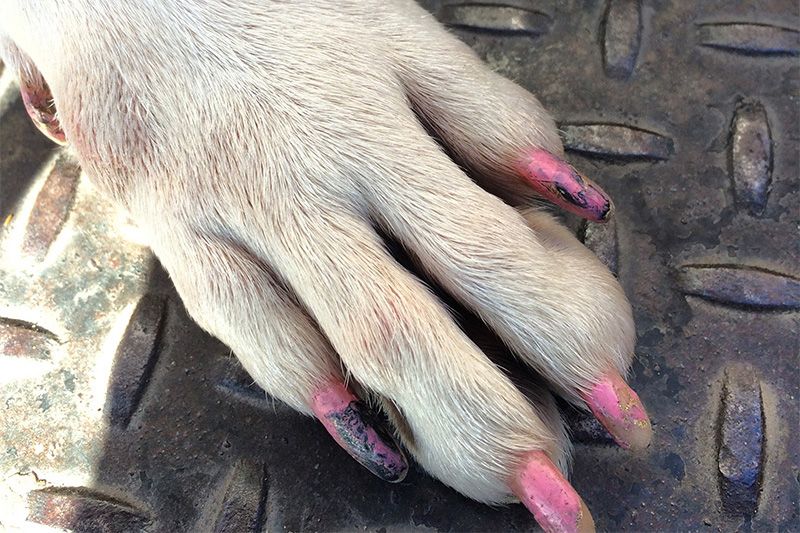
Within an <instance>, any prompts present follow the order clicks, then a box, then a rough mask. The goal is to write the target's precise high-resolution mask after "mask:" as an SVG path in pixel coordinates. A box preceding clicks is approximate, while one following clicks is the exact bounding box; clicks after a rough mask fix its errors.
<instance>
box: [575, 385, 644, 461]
mask: <svg viewBox="0 0 800 533" xmlns="http://www.w3.org/2000/svg"><path fill="white" fill-rule="evenodd" d="M581 396H582V397H583V399H584V401H585V402H586V404H587V405H588V406H589V408H590V409H591V410H592V413H594V416H596V417H597V419H598V420H599V421H600V423H602V424H603V426H605V428H606V429H607V430H608V432H609V433H611V435H612V436H613V437H614V440H615V441H616V442H617V444H619V445H620V446H621V447H623V448H625V449H634V450H642V449H645V448H647V446H648V445H649V444H650V439H651V438H652V433H653V430H652V427H651V426H650V418H649V417H648V416H647V412H646V411H645V409H644V405H642V401H641V400H640V399H639V396H638V395H637V394H636V393H635V392H634V391H633V389H631V388H630V387H629V386H628V384H627V383H625V380H624V379H622V376H620V375H619V373H617V372H615V371H611V372H609V373H607V374H606V375H605V376H603V378H602V379H600V381H598V382H597V383H596V384H595V385H594V386H593V387H592V390H591V391H590V392H589V393H583V394H581Z"/></svg>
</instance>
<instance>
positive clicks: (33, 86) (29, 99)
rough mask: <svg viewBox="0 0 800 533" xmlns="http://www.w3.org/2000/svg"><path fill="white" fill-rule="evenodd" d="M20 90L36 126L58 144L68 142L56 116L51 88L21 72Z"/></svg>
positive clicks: (23, 101)
mask: <svg viewBox="0 0 800 533" xmlns="http://www.w3.org/2000/svg"><path fill="white" fill-rule="evenodd" d="M18 78H19V92H20V94H21V95H22V103H23V104H25V110H26V111H27V112H28V115H29V116H30V117H31V120H32V121H33V123H34V124H35V125H36V127H37V128H38V129H39V131H41V132H42V133H44V134H45V135H46V136H47V137H48V138H49V139H50V140H51V141H53V142H54V143H56V144H60V145H65V144H67V138H66V136H65V135H64V130H63V129H61V124H60V123H59V121H58V118H57V117H56V109H55V106H54V105H53V95H52V94H51V93H50V88H49V87H48V86H47V84H45V83H44V82H42V83H33V82H31V81H30V80H28V78H27V77H26V76H25V75H24V74H23V73H22V72H20V73H19V76H18Z"/></svg>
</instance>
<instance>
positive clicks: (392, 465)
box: [311, 382, 408, 483]
mask: <svg viewBox="0 0 800 533" xmlns="http://www.w3.org/2000/svg"><path fill="white" fill-rule="evenodd" d="M311 409H312V410H313V411H314V414H315V415H316V416H317V418H318V419H319V420H320V422H322V425H323V426H325V429H326V430H327V431H328V433H330V434H331V436H332V437H333V438H334V440H336V442H337V443H338V444H339V445H340V446H341V447H342V448H344V449H345V451H347V453H349V454H350V456H351V457H353V459H355V460H356V461H358V462H359V463H360V464H361V465H362V466H364V467H365V468H366V469H367V470H369V471H370V472H372V473H373V474H375V475H376V476H378V477H379V478H381V479H383V480H385V481H388V482H390V483H399V482H400V481H402V480H403V479H404V478H405V477H406V473H407V472H408V462H407V461H406V458H405V455H404V454H403V452H402V451H401V450H400V448H399V447H398V446H397V444H396V443H395V441H394V439H393V438H392V437H391V435H389V433H388V432H387V431H385V430H384V429H383V428H382V427H381V425H380V424H378V423H374V422H373V421H371V420H370V418H371V416H370V413H369V410H368V409H367V407H366V406H365V405H364V403H363V402H362V401H361V400H359V399H358V398H356V397H355V396H354V395H353V393H351V392H350V391H349V390H347V388H346V387H345V386H344V385H343V384H342V383H338V382H332V383H328V384H326V385H325V386H324V387H322V388H320V389H319V390H318V391H317V392H316V393H315V394H314V396H313V397H312V399H311Z"/></svg>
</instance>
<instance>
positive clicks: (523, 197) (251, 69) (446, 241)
mask: <svg viewBox="0 0 800 533" xmlns="http://www.w3.org/2000/svg"><path fill="white" fill-rule="evenodd" d="M7 4H8V5H9V6H10V7H7V8H5V9H6V10H7V11H8V13H5V12H4V15H5V18H4V19H3V20H4V21H6V22H2V23H0V24H2V26H0V28H1V29H0V33H2V37H0V43H2V47H3V49H4V51H5V53H4V55H5V57H6V61H7V62H8V63H9V64H10V65H13V66H14V68H17V70H18V72H19V74H20V88H21V90H22V91H23V95H24V100H25V103H26V107H27V108H28V110H29V112H30V114H31V116H32V117H33V119H34V121H36V122H37V123H38V124H39V125H40V128H41V129H42V130H43V131H44V132H45V133H47V134H49V135H50V136H51V137H53V138H54V140H57V141H60V142H66V143H68V145H69V146H70V147H71V149H72V150H74V151H75V153H76V155H77V157H78V158H79V160H80V161H81V163H82V164H83V166H84V168H85V170H86V171H87V173H88V174H89V175H90V176H91V177H92V179H93V180H94V181H95V183H96V184H97V186H98V187H99V188H100V189H102V190H104V191H105V192H106V193H107V194H108V195H109V196H111V197H112V198H114V199H115V200H117V201H118V202H120V203H122V204H123V205H124V206H125V207H126V208H127V209H128V210H130V212H131V213H132V214H133V215H134V216H135V217H136V218H137V220H138V221H139V223H140V225H141V226H142V227H143V228H144V229H145V230H146V231H147V232H148V234H149V236H150V243H151V246H152V248H153V250H154V252H155V253H156V254H157V255H158V257H159V258H160V260H161V262H162V263H163V264H164V266H165V267H166V268H167V270H168V271H169V273H170V275H171V277H172V279H173V280H174V283H175V286H176V288H177V289H178V292H179V293H180V295H181V297H182V299H183V301H184V303H185V305H186V307H187V309H188V311H189V312H190V313H191V314H192V316H193V317H194V318H195V320H197V322H198V323H199V324H200V325H201V326H202V327H204V328H205V329H206V330H208V331H209V332H211V333H212V334H213V335H215V336H217V337H218V338H220V339H221V340H223V341H224V342H225V343H227V344H228V345H229V346H230V347H231V348H232V349H233V351H234V352H235V353H236V355H237V356H238V357H239V359H240V360H241V361H242V363H243V365H244V366H245V368H246V369H247V370H248V372H249V373H250V374H251V375H252V376H253V378H254V379H255V380H256V381H257V382H258V383H259V385H261V386H262V387H263V388H264V389H265V390H267V391H268V392H269V393H270V394H272V395H273V396H275V397H277V398H279V399H281V400H283V401H284V402H286V403H287V404H289V405H290V406H292V407H293V408H295V409H297V410H298V411H301V412H303V413H306V414H308V415H312V416H316V417H317V418H318V419H319V420H320V421H321V422H322V424H323V425H324V426H325V428H326V429H327V430H328V432H329V433H330V434H331V435H332V436H333V438H334V439H335V440H336V442H338V443H339V444H340V445H341V446H342V447H343V448H345V449H346V450H347V451H348V453H350V454H351V455H352V456H353V457H354V458H355V459H356V460H358V461H359V462H360V463H361V464H362V465H364V466H365V467H366V468H368V469H369V470H370V471H371V472H373V473H374V474H376V475H378V476H380V477H382V478H384V479H386V480H388V481H395V482H396V481H400V480H401V479H403V477H404V476H405V473H406V470H407V461H406V458H405V456H404V453H403V452H402V450H401V448H400V447H399V446H398V445H397V444H395V442H394V439H393V438H392V437H391V436H390V434H389V433H387V432H386V431H384V430H383V429H382V428H381V424H380V423H379V422H376V421H375V420H373V418H372V417H371V416H370V414H369V410H368V409H366V408H365V407H364V403H363V401H362V400H367V399H369V398H372V399H375V401H377V402H378V403H379V404H380V405H381V407H382V408H383V409H384V411H385V412H386V414H387V415H388V416H389V418H390V419H391V421H392V422H393V424H394V426H395V429H396V432H395V433H396V435H397V436H398V438H399V439H400V440H401V441H402V444H403V445H404V448H405V449H406V450H408V451H409V453H410V454H411V455H413V457H414V458H415V459H416V460H417V461H418V462H419V463H420V464H421V465H422V466H423V467H424V468H425V469H426V470H427V471H428V472H430V473H431V474H432V475H433V476H435V477H437V478H438V479H440V480H441V481H442V482H444V483H446V484H447V485H449V486H451V487H453V488H454V489H456V490H458V491H459V492H461V493H463V494H465V495H467V496H469V497H471V498H474V499H476V500H479V501H482V502H486V503H490V504H496V503H506V502H513V501H521V502H522V503H524V504H525V505H526V506H527V507H528V508H529V509H530V510H531V512H532V513H533V514H534V516H535V517H536V519H537V521H538V522H539V523H540V524H541V525H542V526H543V527H544V528H545V529H547V530H551V531H571V530H588V529H591V528H592V518H591V515H590V514H589V512H588V509H587V508H586V505H585V504H584V503H583V501H582V500H581V499H580V497H579V496H578V495H577V493H576V492H575V491H574V489H573V488H572V487H571V486H570V485H569V483H568V481H566V479H565V478H564V473H565V470H566V465H567V462H568V459H567V458H568V454H569V441H568V438H567V435H566V430H565V427H564V424H563V422H562V420H561V418H560V415H559V413H558V411H557V409H556V406H555V403H554V400H553V395H554V394H555V395H559V396H561V397H563V398H565V399H566V400H568V401H570V402H572V403H574V404H576V405H578V406H581V407H584V408H587V409H589V410H591V411H592V412H593V413H594V414H595V416H596V417H597V418H598V419H599V420H600V422H601V423H602V424H603V425H604V426H605V427H606V428H607V429H608V430H609V432H610V433H611V434H612V436H613V437H614V438H615V439H616V441H617V442H618V443H619V444H620V445H621V446H623V447H626V448H632V449H640V448H643V447H645V446H647V445H648V443H649V440H650V431H651V429H650V423H649V420H648V417H647V414H646V413H645V411H644V407H643V406H642V403H641V401H640V400H639V398H638V397H637V396H636V393H635V392H633V391H632V390H631V389H630V388H629V387H628V385H627V384H626V383H625V381H624V376H625V374H626V372H627V369H628V368H629V366H630V363H631V358H632V356H633V347H634V326H633V320H632V314H631V309H630V306H629V304H628V302H627V300H626V298H625V295H624V293H623V291H622V289H621V288H620V286H619V285H618V283H617V282H616V280H615V279H614V277H613V276H612V275H611V274H610V273H609V272H608V270H607V269H606V268H605V267H603V266H602V264H601V263H600V262H599V261H598V260H597V259H596V258H595V257H594V256H593V255H592V254H591V253H590V252H588V251H587V250H586V249H585V248H584V247H583V246H582V245H581V244H580V243H579V242H578V241H577V240H576V239H575V238H574V236H572V235H571V234H570V233H569V232H568V231H567V230H566V229H565V228H563V227H562V226H560V225H559V224H558V223H557V222H555V220H554V219H553V218H552V217H551V216H549V215H547V214H546V213H544V212H541V211H536V210H534V211H528V212H526V213H524V214H523V213H521V212H520V211H518V210H517V209H515V208H514V207H512V205H516V206H519V205H526V204H530V203H531V202H533V201H535V200H539V199H544V200H548V201H550V202H552V203H554V204H556V205H558V206H560V207H561V208H563V209H566V210H568V211H571V212H573V213H576V214H578V215H580V216H582V217H584V218H587V219H589V220H592V221H596V222H603V221H605V220H607V219H608V218H609V217H610V216H611V213H612V203H611V201H610V199H609V198H608V196H607V195H606V194H605V193H604V192H603V191H602V190H601V189H600V188H599V187H598V186H597V185H595V184H593V183H592V182H591V181H589V180H588V179H587V178H585V177H583V176H581V175H580V174H579V173H577V172H576V171H575V170H574V169H573V168H572V167H570V166H569V165H568V164H567V163H566V162H565V161H564V160H563V159H562V147H561V144H560V141H559V138H558V135H557V132H556V128H555V125H554V123H553V121H552V119H551V118H550V117H549V116H548V115H547V113H546V112H545V111H544V110H543V108H542V106H541V105H540V104H539V102H538V101H537V100H536V99H535V98H534V97H533V96H531V95H530V94H529V93H528V92H526V91H525V90H524V89H522V88H521V87H519V86H517V85H515V84H514V83H512V82H510V81H508V80H506V79H504V78H502V77H500V76H498V75H496V74H494V73H492V72H491V71H489V70H488V69H487V68H486V66H485V65H483V64H482V63H481V62H480V60H479V59H477V58H476V56H475V55H474V54H473V53H472V52H471V51H470V50H469V49H468V48H467V47H466V46H465V45H463V44H462V43H460V42H459V41H457V40H456V39H455V38H454V37H452V36H451V35H449V34H448V33H447V32H446V31H445V30H443V29H442V28H441V27H440V26H438V25H437V24H436V23H435V21H434V20H433V19H432V18H431V17H430V16H429V15H428V14H426V13H425V12H424V11H422V10H421V9H420V8H419V7H417V6H416V4H414V3H412V2H410V1H405V0H394V1H391V2H377V1H362V0H360V1H346V2H340V1H337V2H327V1H326V2H314V3H312V4H304V3H300V4H298V3H285V2H242V3H211V4H208V3H194V2H190V3H189V6H187V5H184V4H185V3H180V4H181V5H180V6H179V3H177V2H171V1H170V2H164V3H161V4H158V5H156V4H152V3H148V4H146V5H142V6H136V7H134V6H129V7H127V8H125V9H123V10H120V9H117V8H116V7H114V6H110V5H108V3H106V2H99V1H94V0H81V1H80V2H76V3H74V4H75V5H70V6H69V7H64V6H63V4H59V3H56V2H52V5H51V6H49V7H48V13H47V17H48V20H49V21H53V22H52V23H48V25H47V27H46V28H42V27H41V25H38V26H37V24H36V21H37V18H36V15H37V13H36V12H35V11H36V9H27V8H24V7H22V6H23V4H24V3H22V2H10V3H7ZM70 4H73V3H70ZM37 5H39V4H37ZM76 6H77V7H76ZM8 21H10V22H8ZM45 29H46V31H45ZM384 235H386V236H389V237H390V238H391V239H393V240H394V241H396V242H398V243H399V244H400V245H402V247H403V248H404V249H405V250H406V252H407V253H408V255H409V256H410V257H411V258H412V259H413V261H414V262H415V264H416V265H417V267H418V269H419V271H420V272H421V273H423V274H424V275H425V276H426V278H427V279H430V280H432V281H433V282H434V283H436V284H437V285H438V286H439V287H441V288H442V289H443V291H445V292H446V293H447V294H449V296H450V297H452V298H453V299H455V300H456V301H457V302H458V303H459V304H460V305H462V306H464V307H465V308H467V309H468V310H470V311H471V312H472V313H474V314H475V315H476V316H478V317H479V318H480V320H481V321H482V322H483V323H484V324H485V325H486V326H488V327H489V328H490V329H491V330H492V331H493V332H494V334H495V335H496V336H497V337H498V338H499V339H501V340H502V341H503V343H504V344H505V345H506V346H507V347H508V348H509V349H510V351H511V353H513V354H514V356H515V357H516V358H517V359H518V360H520V361H522V362H523V363H524V364H525V365H527V366H528V367H529V368H530V369H531V370H533V371H535V373H536V374H537V375H538V376H540V377H541V379H542V385H541V386H540V387H539V388H538V389H535V390H533V391H529V393H528V394H523V392H522V391H521V390H520V388H518V387H517V386H515V384H514V383H513V382H512V380H511V377H509V376H508V375H507V374H506V373H504V372H503V370H502V369H501V368H500V366H499V365H498V364H497V363H496V362H493V361H492V360H491V359H490V358H489V357H488V356H487V354H486V349H485V346H481V345H479V344H476V342H475V341H474V340H473V338H471V337H470V336H468V335H467V334H465V332H464V331H463V330H462V329H461V328H460V327H459V326H458V325H457V323H456V322H455V321H454V319H453V316H452V314H451V313H450V311H449V310H448V308H447V306H446V305H445V304H444V303H443V302H442V301H441V300H440V299H439V298H438V297H437V296H436V295H434V293H433V292H432V291H431V290H430V289H429V288H428V286H427V285H426V284H425V283H424V282H423V281H421V278H420V276H417V275H415V273H414V272H413V271H412V270H409V269H407V268H405V267H404V266H402V265H401V264H400V263H399V262H398V261H397V260H396V259H395V257H393V256H392V255H391V254H389V253H388V252H387V249H386V245H385V243H384V241H383V237H382V236H384Z"/></svg>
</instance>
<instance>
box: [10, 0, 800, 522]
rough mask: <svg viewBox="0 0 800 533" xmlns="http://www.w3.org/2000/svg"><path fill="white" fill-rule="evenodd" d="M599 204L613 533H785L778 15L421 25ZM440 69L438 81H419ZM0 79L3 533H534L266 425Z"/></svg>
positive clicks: (475, 14)
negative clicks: (635, 339)
mask: <svg viewBox="0 0 800 533" xmlns="http://www.w3.org/2000/svg"><path fill="white" fill-rule="evenodd" d="M425 4H426V7H428V8H430V9H431V10H432V11H434V12H435V13H437V14H438V15H439V16H440V18H441V19H442V20H443V22H445V23H448V24H450V25H452V27H453V31H455V32H456V33H457V34H458V35H459V36H460V37H461V38H462V39H464V40H465V41H466V42H468V43H469V44H470V45H471V46H473V47H474V48H475V49H476V50H477V51H478V53H479V54H480V55H481V56H482V57H483V58H485V59H486V61H488V62H489V64H490V65H491V66H492V68H494V69H496V70H498V71H500V72H502V73H503V74H505V75H507V76H509V77H511V78H513V79H515V80H517V81H519V82H520V83H522V84H523V85H525V86H526V87H528V88H530V89H531V90H533V91H534V92H535V93H536V94H538V95H539V97H540V98H541V100H542V101H543V103H544V104H545V105H546V106H547V107H548V108H549V109H551V110H552V111H553V113H554V114H555V116H556V117H557V120H558V121H559V123H560V125H561V129H562V131H563V134H564V139H565V143H566V145H567V147H568V149H569V150H570V152H569V154H570V158H571V159H572V160H573V162H574V163H576V164H577V165H578V166H579V167H580V168H581V169H583V170H585V171H586V172H587V173H588V174H590V175H591V176H592V177H593V178H595V179H596V180H597V181H598V182H600V183H601V184H603V186H604V188H605V189H606V190H607V191H609V192H610V193H612V194H613V196H614V198H615V200H616V204H617V206H618V212H617V218H616V221H615V224H614V225H613V226H610V227H602V228H601V227H595V226H590V227H589V228H586V229H585V231H582V232H581V234H582V235H583V237H584V238H585V240H586V242H587V244H588V245H590V246H591V247H592V248H593V249H594V250H596V251H597V253H598V254H599V255H600V256H601V257H602V258H603V259H604V260H606V261H607V262H608V263H609V264H610V265H611V266H613V268H614V269H615V270H616V271H617V272H618V274H619V277H620V279H621V281H622V283H623V285H624V287H625V289H626V291H627V293H628V295H629V297H630V298H631V300H632V302H633V305H634V308H635V313H636V319H637V323H638V331H639V343H638V348H637V350H638V354H639V358H638V360H637V362H636V364H635V367H634V379H633V382H634V385H635V387H636V388H637V390H638V391H639V392H640V395H641V396H642V398H643V399H644V401H645V402H646V404H647V405H648V407H649V410H650V413H651V415H652V418H653V422H654V426H655V439H654V442H653V445H652V446H651V448H650V449H649V450H648V451H647V452H646V453H643V454H640V455H637V456H632V455H630V454H628V453H626V452H623V451H621V450H619V449H617V448H615V447H613V446H610V445H609V442H608V439H607V438H606V436H605V435H604V434H603V433H602V431H598V429H597V427H596V426H595V425H593V424H591V423H589V422H588V421H587V420H586V419H582V418H580V417H578V418H574V417H573V420H572V423H573V427H574V429H575V439H576V440H577V441H578V445H577V446H576V450H575V463H574V475H573V482H574V484H575V486H576V487H577V489H578V490H579V491H580V492H581V494H582V495H583V497H584V499H585V500H586V501H587V503H588V505H589V507H591V508H592V509H593V512H594V516H595V519H596V521H597V523H598V526H599V527H600V528H601V529H605V530H631V531H634V530H635V531H641V530H681V531H683V530H704V529H709V530H721V531H730V530H750V529H756V530H792V529H795V530H796V529H798V528H800V518H799V517H798V490H800V474H799V473H798V464H800V444H798V440H797V438H796V434H797V429H798V427H800V419H799V417H798V404H800V401H799V400H798V394H799V393H800V376H798V353H799V348H800V346H799V344H798V342H799V341H798V326H799V325H800V324H798V310H800V267H798V265H800V261H798V259H799V258H800V257H799V256H800V253H798V223H799V222H800V212H799V211H798V204H799V203H800V182H799V181H798V163H799V161H798V155H799V154H800V149H798V148H799V147H798V142H799V141H800V114H799V113H798V101H797V99H798V96H800V90H799V89H798V87H800V84H799V83H798V82H799V81H800V80H799V79H798V78H800V63H799V62H798V57H797V56H798V53H800V42H799V41H798V28H800V20H799V16H800V12H799V11H800V10H799V9H798V5H797V3H796V2H794V1H782V0H762V1H759V2H721V1H713V0H712V1H706V2H666V1H656V0H653V1H646V2H637V1H631V0H610V1H608V2H599V1H589V0H587V1H583V2H577V1H567V2H554V1H543V2H538V1H519V0H508V1H504V2H492V1H487V0H482V1H481V2H468V1H459V2H451V1H446V2H438V1H428V2H426V3H425ZM432 57H435V58H436V59H437V60H438V59H440V58H439V56H438V55H436V54H434V55H433V56H432ZM15 94H16V93H15V90H14V87H13V86H12V85H11V81H10V75H9V73H7V72H6V73H3V74H2V77H0V180H2V181H0V184H1V185H2V190H1V191H0V413H2V419H1V422H0V526H5V527H7V528H8V529H11V530H14V529H15V528H18V529H21V530H26V531H27V530H32V529H33V528H35V527H42V528H45V529H46V528H47V527H48V526H49V527H55V528H72V529H77V530H86V531H139V530H142V529H145V530H148V531H199V530H204V531H205V530H209V531H211V530H214V531H259V530H269V531H275V530H277V531H280V530H290V531H306V530H374V531H397V530H408V529H426V530H442V531H449V530H457V531H488V530H491V531H498V530H504V531H525V530H532V529H534V528H535V526H534V525H533V521H532V520H531V518H530V516H529V515H528V514H527V512H526V511H524V510H523V509H522V508H521V507H520V506H513V507H510V508H506V509H491V508H488V507H485V506H483V505H480V504H477V503H474V502H471V501H469V500H467V499H465V498H463V497H461V496H459V495H458V494H456V493H455V492H453V491H451V490H449V489H447V488H445V487H443V486H442V485H441V484H439V483H437V482H435V481H433V480H431V479H430V478H428V477H427V476H426V475H424V473H422V472H421V471H420V470H419V469H415V470H412V472H411V473H410V475H409V476H408V478H407V479H406V481H405V482H403V483H402V484H400V485H388V484H385V483H382V482H381V481H379V480H378V479H376V478H374V477H373V476H372V475H370V474H369V473H368V472H366V471H365V470H363V469H362V468H361V467H359V466H358V465H357V464H356V463H355V462H353V461H352V460H350V459H349V458H348V457H347V455H346V454H345V453H344V452H342V451H341V450H340V449H339V448H338V447H337V446H336V444H334V443H333V441H332V440H330V439H329V438H328V437H327V436H326V434H325V432H324V430H323V429H322V428H321V427H320V426H319V425H318V424H316V423H314V421H312V420H309V419H305V418H303V417H300V416H298V415H296V414H294V413H293V412H291V411H290V410H288V409H286V408H285V407H283V406H281V405H280V404H276V403H273V402H272V401H270V400H266V399H265V398H264V396H263V393H262V392H261V391H260V390H258V388H257V387H255V386H253V385H252V381H251V380H250V379H249V378H248V377H247V375H246V374H245V373H244V372H243V371H242V369H241V367H240V366H239V365H238V363H237V362H236V360H235V359H234V358H233V357H232V356H231V355H230V353H229V350H227V348H225V347H224V346H222V345H221V344H220V343H219V342H217V341H215V340H213V339H211V338H209V337H208V336H207V335H205V334H203V333H202V332H201V331H200V329H199V328H198V327H197V326H196V325H194V324H193V323H192V321H191V320H189V318H188V317H187V315H186V312H185V311H184V309H183V308H182V306H181V303H180V300H179V299H178V297H177V295H176V293H175V290H174V288H173V287H172V286H171V284H170V282H169V280H168V279H167V277H166V275H165V274H164V272H163V271H162V270H161V269H160V267H159V266H158V265H157V264H156V263H155V261H154V260H153V258H152V257H151V255H150V254H149V252H148V251H147V249H146V248H145V247H143V246H142V245H141V243H140V242H138V240H137V236H136V233H135V229H134V227H133V225H131V224H130V223H129V222H128V221H127V220H126V219H125V217H124V216H123V215H122V214H120V213H119V212H117V211H115V210H114V209H113V208H112V207H111V206H110V205H109V204H108V203H106V202H105V201H104V200H103V199H102V198H99V197H98V196H97V194H96V192H95V191H94V190H93V189H92V188H91V185H90V183H89V182H88V181H87V180H86V179H85V178H83V177H82V176H81V175H80V173H79V171H78V169H76V168H75V167H74V166H73V165H72V164H71V163H70V161H69V159H68V158H64V157H60V156H58V154H57V153H56V152H55V151H54V150H53V149H52V148H51V147H50V146H49V144H48V142H47V141H46V140H45V139H44V138H43V137H42V136H41V135H39V134H37V133H36V132H35V131H34V129H33V127H32V126H31V125H30V124H29V121H28V119H27V117H26V116H25V115H24V111H23V110H22V106H21V105H20V102H19V101H18V99H17V97H16V96H15Z"/></svg>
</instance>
